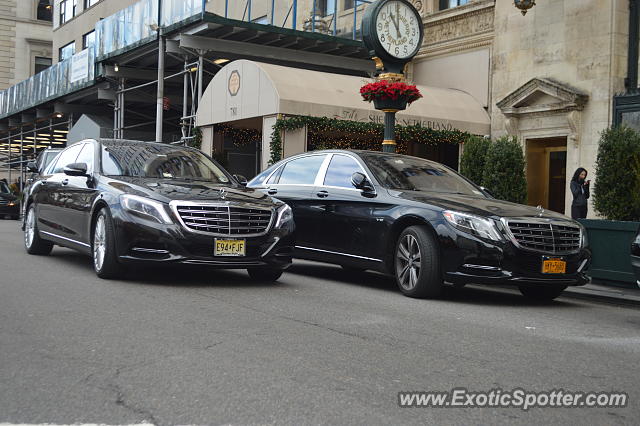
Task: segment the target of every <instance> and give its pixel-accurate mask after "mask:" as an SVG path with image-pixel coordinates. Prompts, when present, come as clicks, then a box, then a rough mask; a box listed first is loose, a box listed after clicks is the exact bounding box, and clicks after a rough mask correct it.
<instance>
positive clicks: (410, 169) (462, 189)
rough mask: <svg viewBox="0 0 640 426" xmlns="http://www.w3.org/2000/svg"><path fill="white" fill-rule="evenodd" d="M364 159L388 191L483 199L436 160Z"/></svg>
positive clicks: (382, 157) (365, 155) (480, 193)
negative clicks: (475, 196)
mask: <svg viewBox="0 0 640 426" xmlns="http://www.w3.org/2000/svg"><path fill="white" fill-rule="evenodd" d="M362 158H363V160H364V161H365V163H366V164H367V166H369V169H371V171H372V172H373V174H374V175H375V176H376V178H377V179H378V180H379V181H380V183H381V184H382V185H383V186H384V187H386V188H390V189H399V190H407V191H430V192H444V193H454V194H455V193H458V194H466V195H478V196H483V194H482V192H480V191H479V190H478V189H477V188H476V187H475V186H473V185H472V184H470V183H469V182H468V181H467V180H466V179H464V178H463V177H462V176H460V175H459V174H457V173H456V172H454V171H453V170H451V169H449V168H448V167H446V166H443V165H442V164H439V163H435V162H433V161H428V160H423V159H422V158H416V157H409V156H404V155H391V156H384V155H376V154H364V155H362Z"/></svg>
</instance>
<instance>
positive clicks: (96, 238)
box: [93, 216, 106, 271]
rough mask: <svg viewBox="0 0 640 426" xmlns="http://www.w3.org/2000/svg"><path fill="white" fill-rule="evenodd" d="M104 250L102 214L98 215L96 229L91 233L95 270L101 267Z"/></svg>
mask: <svg viewBox="0 0 640 426" xmlns="http://www.w3.org/2000/svg"><path fill="white" fill-rule="evenodd" d="M105 252H106V238H105V226H104V216H100V217H98V220H97V221H96V229H95V231H94V233H93V264H94V265H95V267H96V270H97V271H99V270H101V269H102V265H103V264H104V256H105Z"/></svg>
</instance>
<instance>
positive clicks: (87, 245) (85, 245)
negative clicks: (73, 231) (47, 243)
mask: <svg viewBox="0 0 640 426" xmlns="http://www.w3.org/2000/svg"><path fill="white" fill-rule="evenodd" d="M40 232H42V233H43V234H47V235H49V236H51V237H55V238H60V239H61V240H65V241H69V242H71V243H75V244H79V245H81V246H84V247H91V246H90V245H89V244H86V243H81V242H80V241H76V240H72V239H71V238H67V237H63V236H61V235H57V234H54V233H51V232H47V231H40Z"/></svg>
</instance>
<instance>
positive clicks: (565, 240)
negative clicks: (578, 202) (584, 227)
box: [507, 220, 581, 254]
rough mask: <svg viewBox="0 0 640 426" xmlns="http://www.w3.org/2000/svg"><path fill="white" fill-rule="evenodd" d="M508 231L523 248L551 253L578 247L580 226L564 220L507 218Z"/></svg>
mask: <svg viewBox="0 0 640 426" xmlns="http://www.w3.org/2000/svg"><path fill="white" fill-rule="evenodd" d="M507 223H508V226H509V231H511V234H512V235H513V238H514V240H515V242H516V244H517V245H518V246H520V247H522V248H524V249H528V250H534V251H539V252H544V253H552V254H566V253H573V252H576V251H578V250H579V249H580V232H581V231H580V227H578V226H576V225H572V224H570V223H567V222H564V223H560V222H548V221H539V222H533V221H524V220H522V221H520V220H509V221H508V222H507Z"/></svg>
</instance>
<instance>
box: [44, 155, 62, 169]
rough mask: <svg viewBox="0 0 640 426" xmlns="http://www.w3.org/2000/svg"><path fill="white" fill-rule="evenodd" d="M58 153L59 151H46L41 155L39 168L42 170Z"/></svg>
mask: <svg viewBox="0 0 640 426" xmlns="http://www.w3.org/2000/svg"><path fill="white" fill-rule="evenodd" d="M59 153H60V151H47V152H45V153H44V155H43V157H42V164H40V170H44V169H45V168H46V167H47V166H48V165H49V164H51V160H53V159H54V158H56V156H57V155H58V154H59Z"/></svg>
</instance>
